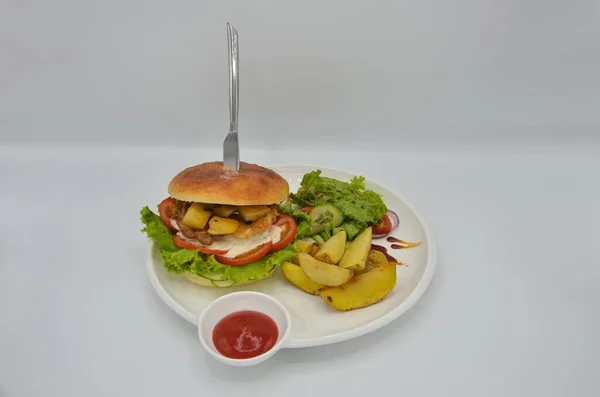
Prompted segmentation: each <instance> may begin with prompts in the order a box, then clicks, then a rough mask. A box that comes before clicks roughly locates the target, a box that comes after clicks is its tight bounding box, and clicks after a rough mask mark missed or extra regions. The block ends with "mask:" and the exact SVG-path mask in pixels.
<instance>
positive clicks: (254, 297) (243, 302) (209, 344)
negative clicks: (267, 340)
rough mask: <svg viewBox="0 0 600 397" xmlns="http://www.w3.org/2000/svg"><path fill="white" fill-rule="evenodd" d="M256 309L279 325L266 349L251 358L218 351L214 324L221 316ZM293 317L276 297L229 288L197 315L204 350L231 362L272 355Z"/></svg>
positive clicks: (241, 363) (250, 361) (253, 362)
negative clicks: (272, 343) (234, 290)
mask: <svg viewBox="0 0 600 397" xmlns="http://www.w3.org/2000/svg"><path fill="white" fill-rule="evenodd" d="M246 310H250V311H256V312H259V313H262V314H265V315H267V316H268V317H270V318H271V319H272V320H273V321H274V322H275V324H276V325H277V329H278V332H277V333H278V336H277V341H276V342H275V344H274V345H273V346H272V347H271V348H270V349H269V350H267V351H266V352H264V353H262V354H260V355H258V356H254V357H251V358H230V357H227V356H225V355H223V354H221V353H220V352H219V351H218V350H217V348H216V346H215V344H214V342H213V331H214V329H215V326H216V325H217V324H218V323H219V321H221V320H222V319H223V318H224V317H226V316H228V315H230V314H232V313H236V312H240V311H246ZM291 328H292V319H291V316H290V313H289V312H288V311H287V309H286V308H285V306H284V305H283V304H281V302H279V301H278V300H277V299H275V298H273V297H271V296H269V295H266V294H263V293H260V292H254V291H240V292H232V293H229V294H227V295H223V296H221V297H219V298H218V299H215V300H214V301H212V302H211V303H210V304H209V305H208V306H207V307H206V308H205V309H204V310H203V311H202V313H201V314H200V317H199V318H198V336H199V338H200V343H201V344H202V346H203V347H204V349H206V351H207V352H208V353H209V354H210V355H211V356H212V357H213V358H215V359H216V360H217V361H220V362H222V363H225V364H229V365H234V366H249V365H256V364H259V363H262V362H264V361H266V360H267V359H269V358H270V357H272V356H273V355H274V354H275V353H276V352H277V351H278V350H279V349H281V347H282V346H283V345H284V344H285V342H286V341H287V339H288V338H289V336H290V333H291Z"/></svg>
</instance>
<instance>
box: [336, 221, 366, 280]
mask: <svg viewBox="0 0 600 397" xmlns="http://www.w3.org/2000/svg"><path fill="white" fill-rule="evenodd" d="M372 241H373V229H372V228H371V227H368V228H366V229H365V230H364V231H363V232H362V233H361V234H359V235H358V237H356V239H354V241H353V242H352V243H351V244H350V246H349V247H348V249H347V250H346V252H344V256H342V259H341V260H340V263H338V265H339V266H340V267H343V268H344V269H350V270H362V269H364V268H365V264H366V263H367V258H368V256H369V251H370V250H371V242H372Z"/></svg>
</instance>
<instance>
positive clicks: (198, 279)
mask: <svg viewBox="0 0 600 397" xmlns="http://www.w3.org/2000/svg"><path fill="white" fill-rule="evenodd" d="M274 271H275V269H273V270H272V271H271V272H270V273H269V274H267V275H266V276H265V277H264V278H261V279H258V280H246V281H240V282H239V283H237V284H235V285H234V286H238V285H246V284H252V283H255V282H257V281H260V280H264V279H265V278H267V277H270V276H271V275H272V274H273V272H274ZM183 276H184V277H185V278H186V279H188V280H189V281H191V282H192V283H194V284H198V285H202V286H203V287H212V288H221V287H215V286H214V285H213V283H211V282H210V280H208V279H206V278H204V277H200V276H198V275H197V274H194V273H192V272H190V271H185V272H184V273H183Z"/></svg>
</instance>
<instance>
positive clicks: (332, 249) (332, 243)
mask: <svg viewBox="0 0 600 397" xmlns="http://www.w3.org/2000/svg"><path fill="white" fill-rule="evenodd" d="M345 248H346V232H345V231H344V230H342V231H341V232H338V233H336V234H334V235H333V236H332V237H331V238H330V239H329V240H327V241H325V244H323V245H322V246H321V248H319V250H318V251H317V252H316V254H315V255H314V257H315V259H318V260H320V261H322V262H325V263H330V264H332V265H337V263H338V262H339V261H340V259H342V256H344V250H345Z"/></svg>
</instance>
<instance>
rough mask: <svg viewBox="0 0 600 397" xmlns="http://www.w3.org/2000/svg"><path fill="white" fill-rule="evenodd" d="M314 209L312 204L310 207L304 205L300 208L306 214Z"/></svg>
mask: <svg viewBox="0 0 600 397" xmlns="http://www.w3.org/2000/svg"><path fill="white" fill-rule="evenodd" d="M312 209H313V206H312V205H309V206H308V207H303V208H300V212H304V213H305V214H308V213H310V211H311V210H312Z"/></svg>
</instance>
